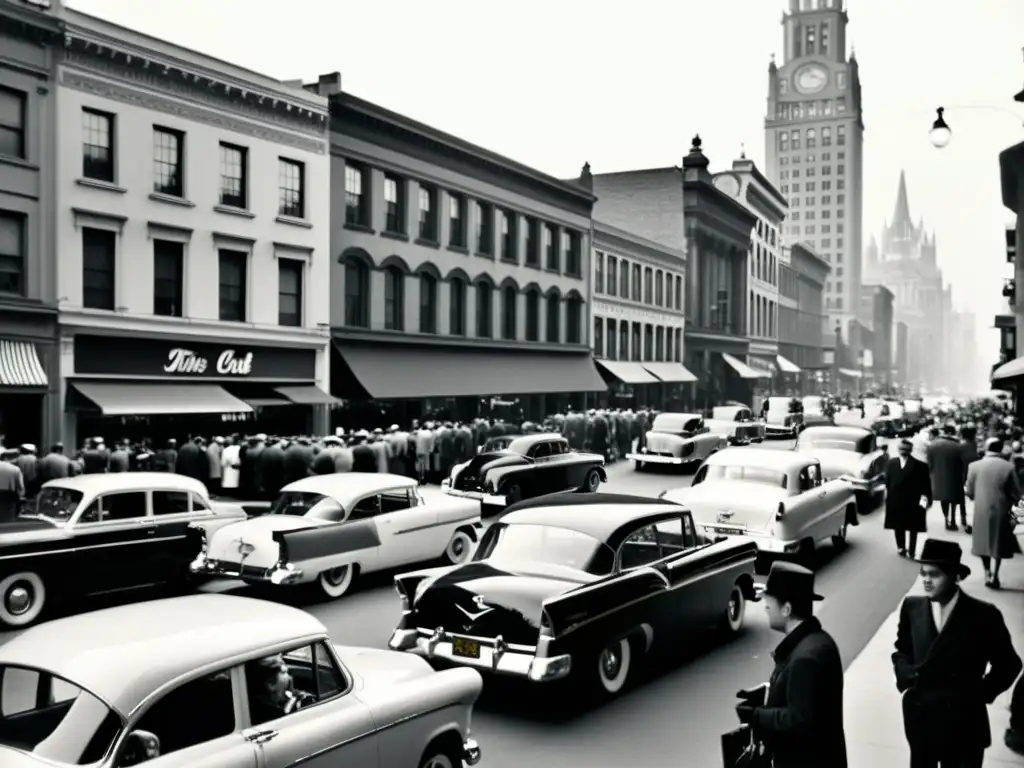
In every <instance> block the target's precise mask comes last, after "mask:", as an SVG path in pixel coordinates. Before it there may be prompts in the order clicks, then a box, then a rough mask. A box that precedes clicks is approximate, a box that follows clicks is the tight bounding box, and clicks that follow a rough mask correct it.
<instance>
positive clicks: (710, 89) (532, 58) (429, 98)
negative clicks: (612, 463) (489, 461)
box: [69, 0, 1024, 358]
mask: <svg viewBox="0 0 1024 768" xmlns="http://www.w3.org/2000/svg"><path fill="white" fill-rule="evenodd" d="M69 4H70V5H72V6H73V7H75V8H77V9H79V10H82V11H85V12H87V13H92V14H94V15H97V16H102V17H104V18H107V19H110V20H111V21H114V22H117V23H119V24H123V25H125V26H128V27H133V28H135V29H138V30H141V31H143V32H146V33H148V34H151V35H156V36H160V37H162V38H164V39H167V40H169V41H172V42H175V43H179V44H181V45H185V46H187V47H189V48H193V49H197V50H199V51H202V52H204V53H208V54H211V55H213V56H216V57H218V58H221V59H226V60H228V61H232V62H235V63H237V64H240V65H242V66H245V67H248V68H250V69H254V70H256V71H259V72H263V73H265V74H267V75H271V76H274V77H278V78H281V79H292V78H300V77H301V78H303V79H304V80H307V81H308V80H311V79H315V77H316V76H317V75H319V74H321V73H325V72H331V71H334V70H338V71H340V72H341V73H342V84H343V87H344V88H345V90H348V91H351V92H352V93H353V94H355V95H357V96H360V97H362V98H365V99H368V100H370V101H373V102H375V103H378V104H380V105H382V106H384V107H387V108H389V109H392V110H394V111H397V112H400V113H403V114H405V115H408V116H409V117H412V118H415V119H417V120H420V121H422V122H425V123H428V124H430V125H433V126H435V127H437V128H439V129H441V130H444V131H447V132H449V133H453V134H457V135H459V136H461V137H463V138H465V139H467V140H469V141H472V142H474V143H477V144H480V145H483V146H485V147H487V148H488V149H491V150H493V151H496V152H499V153H501V154H504V155H507V156H509V157H511V158H514V159H516V160H519V161H521V162H524V163H527V164H529V165H531V166H534V167H535V168H537V169H539V170H542V171H545V172H547V173H550V174H553V175H555V176H561V177H568V176H575V175H576V174H577V173H578V171H579V168H580V167H581V166H582V164H583V163H584V161H589V162H590V163H591V165H592V166H593V169H594V171H595V172H604V171H617V170H627V169H631V168H644V167H657V166H667V165H672V164H679V163H680V162H681V158H682V156H683V155H684V154H685V153H686V152H687V150H688V148H689V145H690V139H691V138H692V137H693V135H694V133H698V132H699V133H700V135H701V137H702V138H703V139H704V150H705V153H706V154H707V155H708V157H709V158H710V159H711V163H712V170H719V169H722V168H725V167H727V166H728V165H729V164H731V162H732V160H733V159H734V158H735V157H737V156H738V155H739V153H740V148H741V145H746V151H747V154H748V156H749V157H751V158H753V159H755V160H756V161H757V163H758V164H759V165H761V166H762V167H763V158H764V128H763V126H764V114H765V99H766V96H767V82H768V74H767V69H768V62H769V56H770V54H772V53H773V52H776V53H778V54H779V61H780V63H781V51H782V27H781V25H780V21H781V17H782V12H783V9H784V8H786V7H788V5H789V2H788V0H708V1H707V2H698V1H697V0H632V1H631V2H628V3H619V2H607V3H603V2H600V0H544V1H543V2H540V1H539V0H518V2H516V3H509V4H508V6H507V7H506V6H505V4H504V3H500V2H496V1H495V0H490V2H482V1H481V0H441V1H440V2H434V3H425V2H422V1H421V0H415V1H414V0H386V1H385V0H378V1H376V2H375V1H374V0H359V1H358V2H356V1H355V0H341V2H338V1H337V0H333V1H331V0H288V2H283V3H282V2H253V1H252V0H175V2H156V0H145V1H144V2H139V1H138V0H69ZM847 5H848V9H849V14H850V27H849V30H850V31H849V38H848V39H849V40H850V41H851V42H852V44H853V46H854V47H855V49H856V53H857V59H858V61H859V62H860V68H861V69H860V71H861V77H862V84H863V94H864V107H865V116H864V122H865V127H866V133H865V169H864V177H865V193H864V195H865V200H864V211H865V222H864V227H865V233H864V234H865V237H864V242H865V244H866V243H867V242H868V239H869V236H870V235H871V234H873V233H876V232H877V231H878V229H879V228H880V226H881V224H882V220H883V218H884V217H891V216H892V210H893V206H894V203H895V196H896V184H897V179H898V178H899V172H900V169H901V168H905V169H906V172H907V182H908V189H909V193H910V207H911V214H912V215H913V216H914V218H915V220H916V219H917V217H918V216H923V217H924V220H925V224H926V226H928V227H929V228H934V230H935V232H936V234H937V237H938V259H939V264H940V265H941V267H942V268H943V270H944V271H945V274H946V280H947V282H950V283H952V284H953V295H954V304H955V305H956V306H957V307H958V308H960V309H968V310H972V311H975V312H977V313H978V315H979V317H978V324H979V326H982V327H984V326H990V325H991V324H992V318H991V316H992V315H993V314H996V312H997V311H998V307H999V290H1000V288H1001V279H1002V278H1003V277H1006V276H1009V274H1010V272H1009V271H1008V270H1009V265H1007V264H1006V263H1005V257H1004V250H1003V227H1004V225H1005V224H1006V223H1007V222H1009V221H1011V214H1010V212H1009V211H1007V210H1006V209H1004V208H1003V206H1002V203H1001V195H1000V188H999V162H998V154H999V151H1000V150H1002V149H1003V148H1005V147H1007V146H1009V145H1011V144H1014V143H1016V142H1019V141H1024V127H1022V122H1024V105H1020V104H1016V103H1015V102H1014V101H1013V98H1012V97H1013V94H1015V93H1016V92H1017V91H1019V90H1020V89H1021V87H1022V86H1024V53H1022V45H1024V36H1022V35H1021V32H1022V30H1024V0H848V3H847ZM502 9H504V10H502ZM965 105H983V106H992V107H1002V108H1005V109H1006V110H1009V111H1013V112H1016V113H1017V114H1019V115H1021V117H1020V118H1018V119H1016V120H1015V119H1014V117H1013V116H1012V115H1010V114H1003V113H1000V112H998V111H995V110H959V109H955V107H958V106H965ZM937 106H945V107H947V113H946V117H947V120H948V122H949V124H950V126H951V127H952V128H953V141H952V143H951V144H950V145H949V146H948V147H946V148H945V149H944V150H941V151H939V150H936V149H934V148H933V147H932V146H931V144H930V143H929V142H928V129H929V128H930V126H931V122H932V120H933V119H934V117H935V114H934V109H935V107H937ZM984 352H985V353H986V358H988V357H993V358H994V357H995V355H996V354H997V352H998V350H997V349H991V350H984Z"/></svg>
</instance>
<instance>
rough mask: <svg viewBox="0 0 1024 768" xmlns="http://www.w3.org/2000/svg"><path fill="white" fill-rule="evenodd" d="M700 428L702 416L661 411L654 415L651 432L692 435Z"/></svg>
mask: <svg viewBox="0 0 1024 768" xmlns="http://www.w3.org/2000/svg"><path fill="white" fill-rule="evenodd" d="M699 428H700V417H699V416H690V415H687V414H679V413H661V414H658V415H657V416H655V417H654V423H653V424H651V432H666V433H668V434H674V435H692V434H694V433H695V432H696V431H697V430H698V429H699Z"/></svg>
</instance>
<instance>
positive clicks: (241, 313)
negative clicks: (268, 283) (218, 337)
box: [218, 249, 249, 323]
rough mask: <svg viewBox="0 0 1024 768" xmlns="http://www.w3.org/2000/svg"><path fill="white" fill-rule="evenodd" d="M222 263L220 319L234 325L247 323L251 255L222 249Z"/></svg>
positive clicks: (220, 255)
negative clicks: (247, 287)
mask: <svg viewBox="0 0 1024 768" xmlns="http://www.w3.org/2000/svg"><path fill="white" fill-rule="evenodd" d="M218 257H219V262H220V265H219V266H220V275H219V280H220V287H219V295H220V319H221V320H225V321H227V322H232V323H244V322H245V321H246V304H247V301H246V299H247V296H246V294H247V290H246V286H247V283H248V275H247V273H248V271H249V270H248V267H249V254H248V253H245V252H244V251H229V250H224V249H221V250H220V251H219V252H218Z"/></svg>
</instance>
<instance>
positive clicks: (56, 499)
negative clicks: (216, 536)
mask: <svg viewBox="0 0 1024 768" xmlns="http://www.w3.org/2000/svg"><path fill="white" fill-rule="evenodd" d="M245 518H246V513H245V511H244V510H243V509H242V508H241V507H240V506H238V505H236V504H224V503H219V502H211V501H210V497H209V495H208V494H207V492H206V486H204V485H203V484H202V483H200V482H199V481H198V480H193V479H192V478H190V477H185V476H183V475H176V474H173V473H170V472H123V473H112V474H102V475H80V476H78V477H67V478H61V479H59V480H51V481H49V482H47V483H45V484H44V485H43V487H42V489H41V490H40V491H39V493H38V494H37V495H36V498H35V500H34V501H33V502H31V503H30V504H29V506H28V508H27V511H26V512H25V513H24V514H23V515H22V516H21V517H19V518H18V519H17V520H15V521H13V522H10V523H4V524H3V525H2V526H0V625H6V626H8V627H27V626H29V625H30V624H33V623H34V622H36V621H38V620H39V618H40V617H41V616H42V614H43V613H44V611H45V610H46V609H47V607H48V606H49V605H50V604H51V603H52V602H53V601H54V599H55V598H60V599H62V600H70V599H77V598H82V597H88V596H90V595H95V594H100V593H109V592H119V591H124V590H133V589H139V588H142V587H150V586H155V585H168V586H171V587H172V588H174V589H185V588H186V587H187V586H188V584H189V582H190V581H191V576H190V574H189V563H190V562H192V560H193V558H195V556H196V554H197V553H198V552H199V545H198V543H197V542H196V541H195V540H194V539H193V537H191V536H189V535H188V534H189V528H190V526H196V527H199V528H202V529H204V530H207V531H210V532H214V531H216V530H219V529H220V528H221V527H223V526H225V525H230V524H231V523H236V522H238V521H240V520H245Z"/></svg>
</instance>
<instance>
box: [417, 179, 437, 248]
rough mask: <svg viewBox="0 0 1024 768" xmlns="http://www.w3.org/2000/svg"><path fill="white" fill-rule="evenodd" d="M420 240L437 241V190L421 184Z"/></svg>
mask: <svg viewBox="0 0 1024 768" xmlns="http://www.w3.org/2000/svg"><path fill="white" fill-rule="evenodd" d="M419 197H420V200H419V202H420V240H425V241H426V242H428V243H436V242H437V190H436V189H434V188H433V187H428V186H426V185H424V184H420V196H419Z"/></svg>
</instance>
